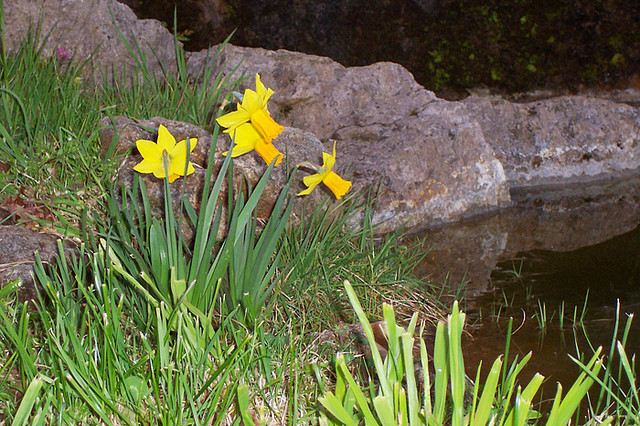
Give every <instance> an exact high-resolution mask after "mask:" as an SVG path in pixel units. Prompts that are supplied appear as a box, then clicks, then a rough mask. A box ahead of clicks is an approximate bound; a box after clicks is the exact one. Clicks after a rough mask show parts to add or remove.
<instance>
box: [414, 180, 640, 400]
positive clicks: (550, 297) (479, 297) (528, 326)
mask: <svg viewBox="0 0 640 426" xmlns="http://www.w3.org/2000/svg"><path fill="white" fill-rule="evenodd" d="M639 189H640V178H639V177H637V176H634V177H631V178H627V179H619V180H609V181H606V182H591V183H581V184H577V185H572V186H562V187H548V188H542V189H537V190H535V191H532V190H529V189H520V190H515V191H513V192H512V199H513V201H514V206H513V207H512V208H509V209H506V210H503V211H500V212H498V213H496V214H492V215H490V216H486V217H482V218H476V219H474V220H471V221H465V222H462V223H457V224H454V225H450V226H444V227H441V228H438V229H431V230H426V231H423V232H421V233H419V234H417V236H419V237H421V238H426V246H427V247H431V248H432V249H431V251H430V252H429V253H428V254H427V256H426V257H425V259H424V260H423V262H422V263H421V264H420V266H419V270H418V273H419V274H421V275H422V276H424V277H427V278H429V279H430V280H431V281H432V282H436V283H444V285H445V286H446V287H447V288H448V290H449V291H450V292H451V293H452V294H456V293H457V294H458V298H460V297H464V301H465V303H464V304H463V306H465V311H466V312H467V324H468V325H467V330H468V331H470V334H469V336H467V339H466V342H465V348H464V349H465V363H466V365H467V369H468V371H467V373H468V374H470V375H471V376H473V375H474V374H475V369H476V366H477V364H478V363H479V361H481V360H482V361H483V366H484V370H487V369H488V368H489V366H490V365H491V363H492V362H493V360H495V359H496V357H498V356H499V355H500V354H502V353H504V350H505V342H506V337H507V328H508V323H509V318H513V331H512V335H511V348H510V356H509V359H510V360H511V359H513V356H514V355H516V354H517V355H518V356H519V358H520V359H521V358H522V356H524V355H525V354H526V353H528V352H530V351H531V352H532V353H533V356H532V359H531V361H530V362H529V365H528V368H527V369H526V370H525V371H524V372H523V377H522V378H523V379H528V378H530V377H531V376H532V375H533V374H534V373H535V372H536V371H537V372H540V373H541V374H543V375H544V376H545V377H547V378H548V380H547V381H546V382H545V387H544V389H543V391H544V394H545V395H548V396H550V397H552V396H553V393H555V386H556V384H555V383H556V382H557V381H559V382H561V383H562V384H563V387H564V388H565V389H567V386H568V385H570V384H571V383H572V382H573V380H575V378H576V377H577V375H578V373H579V368H578V367H577V365H576V364H575V363H574V362H573V361H572V360H571V359H570V358H569V356H568V354H571V355H573V356H576V354H577V353H579V352H581V353H583V354H584V355H585V356H588V357H590V356H591V354H592V353H593V352H592V349H591V348H590V346H589V345H590V344H591V345H592V346H593V347H594V348H595V347H598V346H600V345H602V346H603V347H604V348H605V350H606V353H608V348H609V347H610V344H611V339H612V335H613V332H614V328H615V327H614V326H615V321H614V320H615V317H616V308H617V306H618V303H619V307H620V313H621V315H620V317H621V322H622V323H623V324H622V326H620V328H619V329H620V332H622V329H623V327H624V322H625V321H626V318H627V315H626V314H629V313H636V312H640V226H639V224H640V191H639ZM461 284H463V285H462V290H459V288H460V286H461ZM560 317H562V320H561V319H560ZM639 330H640V318H638V319H636V320H635V321H634V325H633V326H632V330H631V333H630V338H629V341H628V344H627V351H628V353H629V354H631V353H640V333H639V332H638V331H639ZM585 336H588V339H587V338H586V337H585Z"/></svg>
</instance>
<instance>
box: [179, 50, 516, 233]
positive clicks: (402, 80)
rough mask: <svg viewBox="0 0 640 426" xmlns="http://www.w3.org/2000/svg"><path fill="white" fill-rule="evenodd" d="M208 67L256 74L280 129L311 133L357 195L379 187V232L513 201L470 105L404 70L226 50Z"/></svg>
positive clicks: (199, 61) (197, 64)
mask: <svg viewBox="0 0 640 426" xmlns="http://www.w3.org/2000/svg"><path fill="white" fill-rule="evenodd" d="M206 55H207V53H206V52H205V51H203V52H199V53H194V54H192V55H191V56H190V57H189V61H188V69H189V71H190V73H191V74H192V75H197V74H198V72H199V71H200V70H202V68H203V67H204V66H213V67H215V68H216V71H219V72H222V73H225V74H229V73H231V72H232V70H233V69H234V68H236V67H238V70H237V71H236V72H237V73H238V74H241V73H244V74H246V75H247V76H249V77H250V78H248V79H247V81H246V82H245V83H244V84H245V86H246V87H250V86H251V85H253V78H252V77H253V75H254V74H255V73H256V72H259V73H260V75H261V78H262V81H264V82H266V83H267V85H268V86H269V87H271V88H273V89H274V90H275V92H276V93H275V95H274V96H273V97H272V98H271V99H272V101H271V103H270V108H272V113H273V114H274V116H275V118H276V119H277V120H279V122H281V123H282V124H284V125H286V126H291V127H297V128H300V129H304V130H307V131H310V132H312V133H313V134H315V135H316V136H318V137H319V138H320V139H321V140H323V141H325V149H327V150H329V149H330V145H331V144H332V143H333V141H334V140H335V141H337V151H338V156H337V165H338V166H337V167H338V171H339V172H343V171H346V172H343V173H344V174H345V177H346V178H352V181H353V185H354V189H356V190H358V189H364V188H367V187H370V186H372V185H375V184H378V183H379V184H380V186H379V192H378V198H377V201H378V205H377V209H376V216H375V217H374V222H375V223H376V224H378V225H379V228H378V229H379V231H381V232H384V231H390V230H394V229H397V228H399V227H400V226H402V225H403V224H407V225H408V226H416V225H422V224H425V223H429V222H432V221H435V222H441V221H452V220H456V219H458V218H460V217H463V216H465V215H473V214H477V213H480V212H484V211H487V210H491V209H495V208H498V207H500V206H504V205H507V204H509V193H508V187H507V185H506V180H505V175H504V172H503V170H502V166H501V164H500V162H499V161H497V160H496V158H495V157H494V155H493V152H492V149H491V147H490V146H489V145H488V144H487V143H486V142H485V140H484V137H483V134H482V131H481V128H480V126H479V125H478V124H477V123H476V122H475V121H473V120H472V119H471V117H470V116H469V113H468V112H467V110H466V109H465V107H464V105H463V104H460V103H456V102H447V101H443V100H441V99H438V98H436V97H435V96H434V94H433V93H432V92H429V91H427V90H425V89H424V88H422V87H421V86H420V85H418V84H417V83H416V82H415V80H414V79H413V77H412V76H411V74H410V73H409V72H408V71H406V70H405V69H404V68H402V67H401V66H400V65H397V64H392V63H378V64H374V65H371V66H366V67H353V68H345V67H343V66H341V65H340V64H338V63H336V62H334V61H332V60H330V59H328V58H322V57H318V56H313V55H304V54H299V53H294V52H288V51H284V50H278V51H267V50H263V49H249V48H238V47H234V46H227V48H226V49H225V51H224V52H223V53H222V55H220V57H219V58H218V59H217V60H216V61H215V62H212V63H210V64H205V58H206Z"/></svg>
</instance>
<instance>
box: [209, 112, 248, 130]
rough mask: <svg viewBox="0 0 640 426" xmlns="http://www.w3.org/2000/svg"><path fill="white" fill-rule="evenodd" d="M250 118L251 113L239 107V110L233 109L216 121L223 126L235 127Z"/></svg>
mask: <svg viewBox="0 0 640 426" xmlns="http://www.w3.org/2000/svg"><path fill="white" fill-rule="evenodd" d="M249 120H251V114H249V113H248V112H247V111H245V110H243V109H239V110H238V111H233V112H230V113H228V114H225V115H223V116H222V117H218V118H217V120H216V121H217V122H218V124H219V125H220V126H222V127H227V128H230V129H233V128H235V127H238V126H239V125H241V124H243V123H247V122H248V121H249Z"/></svg>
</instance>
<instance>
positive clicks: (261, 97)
mask: <svg viewBox="0 0 640 426" xmlns="http://www.w3.org/2000/svg"><path fill="white" fill-rule="evenodd" d="M256 93H257V94H258V102H259V104H260V108H262V109H264V110H265V111H266V110H267V101H268V100H269V98H270V97H271V95H273V94H274V93H275V92H274V91H273V90H271V89H267V88H266V87H265V85H264V84H262V82H261V81H260V74H256Z"/></svg>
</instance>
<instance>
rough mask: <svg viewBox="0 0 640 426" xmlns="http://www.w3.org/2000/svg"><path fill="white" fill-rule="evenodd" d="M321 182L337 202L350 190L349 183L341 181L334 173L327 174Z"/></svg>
mask: <svg viewBox="0 0 640 426" xmlns="http://www.w3.org/2000/svg"><path fill="white" fill-rule="evenodd" d="M322 182H323V183H324V184H325V185H326V186H327V188H329V189H330V190H331V192H333V195H335V197H336V198H337V199H338V200H339V199H340V198H342V196H343V195H344V194H346V193H347V191H348V190H349V188H351V182H349V181H348V180H344V179H342V178H341V177H340V176H338V175H337V174H336V173H334V172H329V173H327V176H326V177H325V178H324V180H323V181H322Z"/></svg>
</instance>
